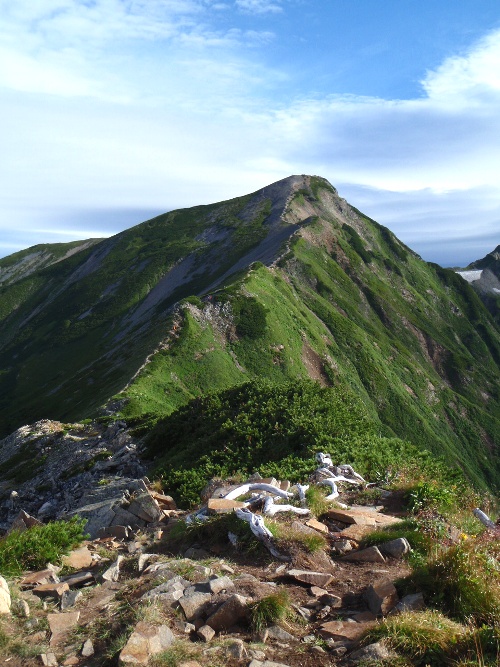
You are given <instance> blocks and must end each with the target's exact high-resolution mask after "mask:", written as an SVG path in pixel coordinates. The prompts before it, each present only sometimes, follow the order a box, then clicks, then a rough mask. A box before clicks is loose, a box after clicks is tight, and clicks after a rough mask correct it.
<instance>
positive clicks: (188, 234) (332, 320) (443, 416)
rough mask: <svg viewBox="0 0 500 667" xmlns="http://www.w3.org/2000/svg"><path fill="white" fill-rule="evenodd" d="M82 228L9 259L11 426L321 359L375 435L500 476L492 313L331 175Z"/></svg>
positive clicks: (6, 379) (0, 343) (3, 409)
mask: <svg viewBox="0 0 500 667" xmlns="http://www.w3.org/2000/svg"><path fill="white" fill-rule="evenodd" d="M88 243H89V245H88V247H80V246H76V247H79V248H80V250H79V251H78V252H75V253H74V254H72V255H71V256H67V257H65V258H60V259H58V261H52V262H48V263H47V264H46V265H44V266H40V267H39V268H36V269H34V270H33V271H30V273H27V272H25V273H24V274H23V273H22V272H23V271H24V269H23V268H22V266H23V264H22V262H23V261H24V262H25V261H26V260H25V256H26V255H22V253H16V255H13V256H11V257H9V258H5V259H4V260H1V261H0V271H2V270H5V268H6V267H7V268H8V269H9V271H10V273H9V276H10V277H8V282H9V284H6V282H7V280H4V284H3V285H2V286H1V287H0V432H1V433H2V434H7V433H9V432H11V431H13V430H14V429H15V428H16V427H18V426H19V425H21V424H24V423H28V422H32V421H35V420H36V419H40V418H43V417H50V418H52V419H59V420H61V421H74V420H77V419H82V418H85V417H89V416H92V415H96V414H98V413H99V412H100V411H101V406H102V405H103V404H106V411H107V413H109V414H112V415H119V416H122V417H124V418H126V419H127V420H140V419H144V418H145V417H146V416H147V415H153V416H155V417H156V416H158V415H166V414H169V413H171V412H172V411H173V410H174V409H175V408H177V407H179V406H181V405H184V404H185V403H187V402H188V401H189V400H190V399H191V398H192V397H194V396H198V395H201V394H206V393H209V392H213V391H216V390H219V389H225V388H228V387H232V386H235V385H239V384H241V383H243V382H244V381H246V380H248V379H251V378H255V377H260V378H267V379H269V380H271V381H272V382H278V383H280V382H283V381H285V380H289V379H294V378H301V377H310V378H313V379H315V380H316V381H317V382H319V383H320V384H323V385H333V386H337V387H344V388H345V390H346V392H355V393H356V394H357V395H358V397H360V398H361V399H362V401H363V402H364V404H365V406H366V408H367V410H368V412H369V414H370V415H371V417H372V418H373V419H374V420H375V421H376V422H377V423H378V424H379V425H380V427H379V429H380V433H381V434H382V435H387V436H389V437H390V436H393V435H397V436H399V437H402V438H405V439H407V440H410V441H412V442H414V443H415V444H417V445H419V446H422V447H426V448H428V449H430V450H431V451H433V452H435V453H440V454H443V455H444V456H446V457H448V459H449V460H450V462H455V463H458V464H459V465H460V466H461V467H462V468H463V469H464V470H465V471H466V472H467V473H468V474H469V476H470V477H471V478H472V479H473V480H474V481H476V482H477V483H479V484H482V485H484V484H485V483H488V484H489V485H490V486H491V487H494V486H495V485H499V484H500V457H499V451H498V443H500V382H499V380H500V330H499V328H498V326H497V325H496V324H495V322H494V320H493V318H492V317H491V315H490V314H489V313H488V311H487V310H486V308H485V307H484V306H483V304H482V302H481V300H480V299H479V298H478V296H477V294H476V292H475V291H474V290H473V289H472V288H471V287H470V286H469V285H468V284H467V282H466V281H464V280H462V278H461V277H460V276H458V275H457V274H456V273H455V272H454V271H451V270H448V269H443V268H441V267H439V266H438V265H434V264H427V263H425V262H424V261H422V260H421V259H420V258H419V257H418V255H416V254H415V253H414V252H412V251H411V250H410V249H409V248H408V247H406V246H405V245H404V244H403V243H401V241H399V240H398V239H397V238H396V237H395V236H394V234H392V232H390V231H389V230H388V229H386V228H385V227H382V226H381V225H379V224H377V223H376V222H375V221H374V220H371V219H370V218H368V217H366V216H364V215H363V214H362V213H360V212H359V211H358V210H357V209H355V208H354V207H352V206H350V205H349V204H348V203H347V202H346V201H345V200H343V199H342V198H340V197H339V196H338V194H337V192H336V190H335V189H334V188H333V187H332V186H331V185H330V184H329V183H328V181H326V180H325V179H322V178H319V177H316V176H291V177H289V178H286V179H284V180H282V181H279V182H277V183H274V184H272V185H270V186H268V187H266V188H263V189H262V190H259V191H258V192H255V193H253V194H250V195H246V196H244V197H239V198H236V199H232V200H230V201H226V202H221V203H218V204H212V205H209V206H197V207H193V208H189V209H182V210H178V211H172V212H170V213H166V214H164V215H161V216H158V217H157V218H154V219H152V220H148V221H146V222H144V223H142V224H140V225H137V226H136V227H133V228H131V229H128V230H126V231H124V232H122V233H120V234H117V235H116V236H113V237H111V238H109V239H106V240H102V241H97V242H96V241H89V242H88ZM43 248H44V249H45V250H44V251H45V252H50V251H51V248H52V247H51V246H44V247H43ZM497 250H498V249H497ZM24 252H25V253H26V252H28V251H24ZM58 252H60V250H58ZM19 255H22V256H19ZM0 275H2V274H1V273H0ZM3 275H5V273H4V274H3ZM16 276H17V277H16ZM374 456H376V453H375V452H374Z"/></svg>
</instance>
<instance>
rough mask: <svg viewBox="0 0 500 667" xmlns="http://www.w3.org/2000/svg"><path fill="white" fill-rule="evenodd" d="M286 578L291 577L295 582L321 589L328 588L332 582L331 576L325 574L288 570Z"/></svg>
mask: <svg viewBox="0 0 500 667" xmlns="http://www.w3.org/2000/svg"><path fill="white" fill-rule="evenodd" d="M286 574H287V576H288V577H292V579H295V581H300V583H302V584H309V586H318V587H319V588H323V587H325V586H328V584H329V583H331V582H332V581H333V575H332V574H328V573H327V572H311V571H310V570H288V572H287V573H286Z"/></svg>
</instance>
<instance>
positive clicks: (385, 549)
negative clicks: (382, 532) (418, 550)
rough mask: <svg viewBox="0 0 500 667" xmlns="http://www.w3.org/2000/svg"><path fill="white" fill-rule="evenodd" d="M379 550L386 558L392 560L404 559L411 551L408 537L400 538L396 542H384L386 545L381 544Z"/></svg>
mask: <svg viewBox="0 0 500 667" xmlns="http://www.w3.org/2000/svg"><path fill="white" fill-rule="evenodd" d="M378 548H379V550H380V552H381V553H383V554H384V556H390V557H391V558H402V557H403V556H404V555H405V554H407V553H410V551H411V547H410V543H409V542H408V540H407V539H406V537H398V538H397V539H395V540H390V542H384V544H379V546H378Z"/></svg>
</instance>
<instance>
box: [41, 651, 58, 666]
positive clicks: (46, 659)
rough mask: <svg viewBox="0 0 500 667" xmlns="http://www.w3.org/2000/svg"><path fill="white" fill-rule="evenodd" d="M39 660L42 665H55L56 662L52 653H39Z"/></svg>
mask: <svg viewBox="0 0 500 667" xmlns="http://www.w3.org/2000/svg"><path fill="white" fill-rule="evenodd" d="M40 660H41V661H42V665H44V667H57V665H58V662H57V658H56V656H55V654H54V653H40Z"/></svg>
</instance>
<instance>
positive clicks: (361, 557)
mask: <svg viewBox="0 0 500 667" xmlns="http://www.w3.org/2000/svg"><path fill="white" fill-rule="evenodd" d="M342 560H347V561H359V562H362V563H385V558H384V557H383V556H382V554H381V553H380V551H379V549H378V547H367V548H366V549H361V550H360V551H352V552H349V553H348V554H346V555H345V556H342Z"/></svg>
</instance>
